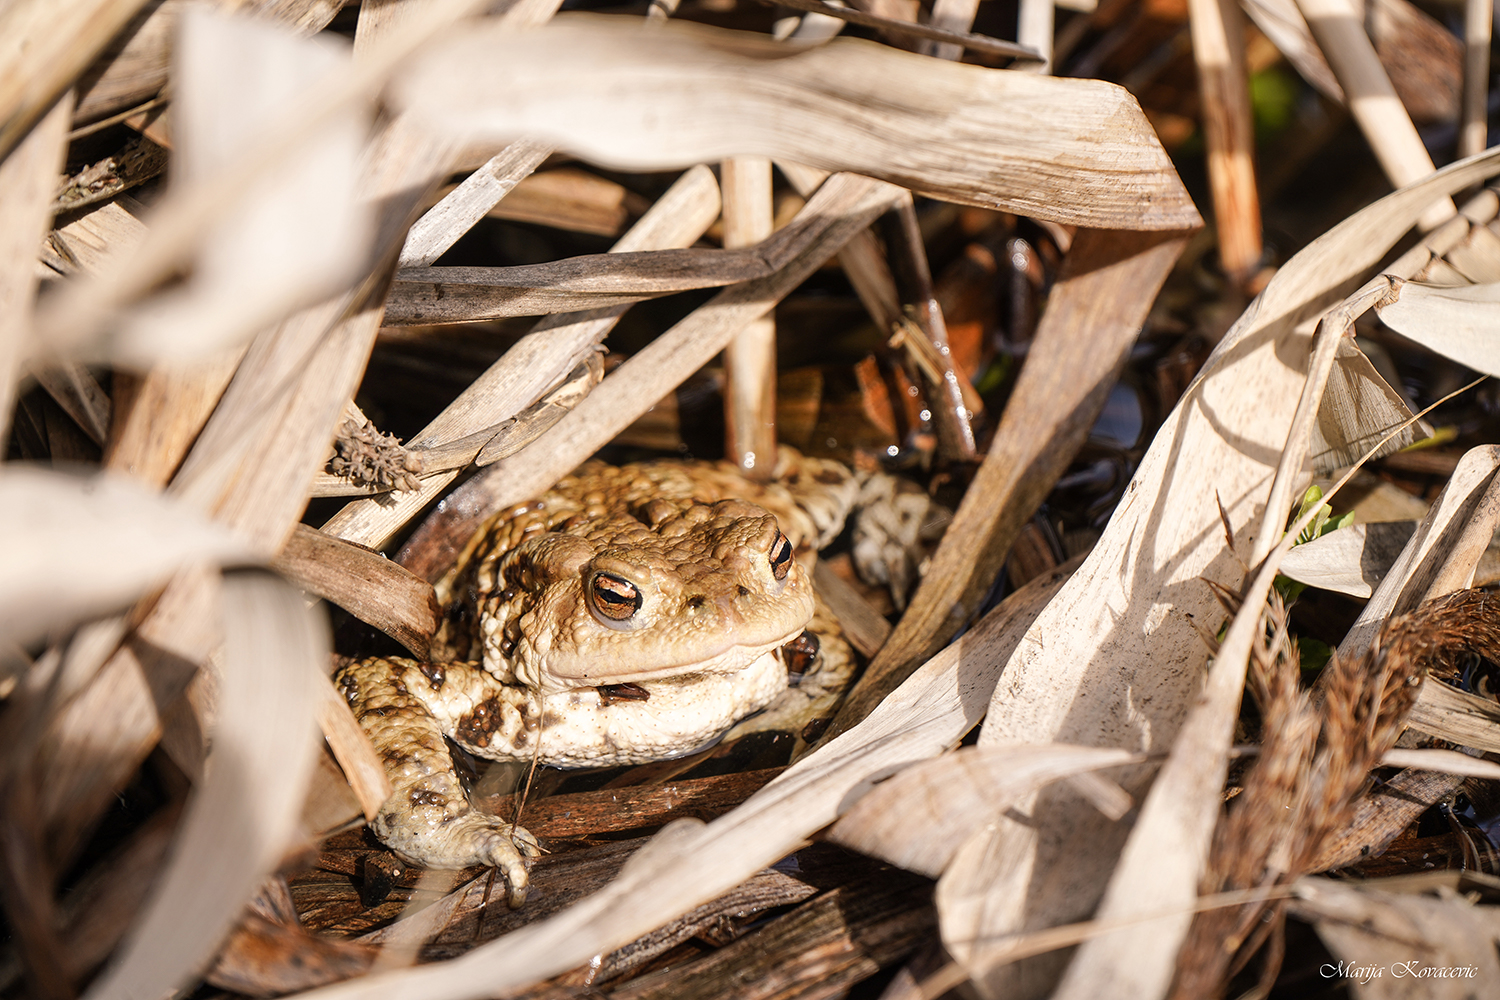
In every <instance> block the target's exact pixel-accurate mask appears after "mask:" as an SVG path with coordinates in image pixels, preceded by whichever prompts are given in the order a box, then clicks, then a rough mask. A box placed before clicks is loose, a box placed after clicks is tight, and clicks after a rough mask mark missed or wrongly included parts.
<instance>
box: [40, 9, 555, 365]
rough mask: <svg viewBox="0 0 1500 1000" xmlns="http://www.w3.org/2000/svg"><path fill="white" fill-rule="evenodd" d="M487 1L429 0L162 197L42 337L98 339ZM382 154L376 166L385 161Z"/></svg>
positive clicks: (511, 20)
mask: <svg viewBox="0 0 1500 1000" xmlns="http://www.w3.org/2000/svg"><path fill="white" fill-rule="evenodd" d="M483 2H484V0H433V2H431V3H428V4H425V5H422V6H421V7H420V14H419V16H416V17H414V18H413V19H411V21H410V23H407V24H405V25H404V26H403V30H402V31H400V32H395V33H391V35H390V36H389V37H386V38H383V39H381V40H380V41H379V43H378V44H372V46H371V47H370V49H369V53H368V57H367V58H364V59H362V60H360V61H359V62H357V63H356V64H355V65H354V66H353V67H352V68H351V69H350V71H348V72H343V73H332V74H328V75H326V76H325V77H324V78H323V79H322V80H321V81H320V82H321V84H322V85H321V86H318V87H313V88H310V89H307V90H305V91H304V93H303V94H302V95H301V99H300V100H297V101H295V102H293V103H292V104H290V105H288V106H285V107H283V109H282V114H281V115H280V116H279V117H278V120H277V121H276V123H275V127H274V128H270V129H267V130H263V131H262V132H261V133H260V135H259V136H258V141H257V142H255V143H254V144H252V145H250V146H249V147H248V148H247V149H244V150H242V151H241V155H240V156H239V157H237V158H236V159H235V160H234V161H232V162H231V163H229V164H227V165H224V166H223V168H222V169H220V170H219V171H218V172H216V173H215V174H214V175H213V176H212V177H210V178H208V179H205V180H202V181H198V182H195V183H192V184H184V185H182V186H181V187H179V188H177V189H176V190H175V191H174V192H173V193H172V194H171V196H170V197H167V198H164V199H163V200H162V201H161V202H160V203H158V205H157V206H156V208H155V211H154V212H153V214H152V227H151V232H150V235H149V238H148V239H147V240H146V241H145V243H144V245H143V246H142V247H141V249H140V252H138V253H137V254H135V255H134V256H133V257H132V258H131V260H130V261H129V262H128V263H126V264H124V265H122V266H120V267H117V268H111V269H110V271H109V272H108V273H107V274H105V275H101V277H100V278H99V279H98V280H97V281H91V282H82V283H74V287H72V288H71V289H68V290H65V294H59V295H57V296H53V297H52V301H50V302H49V303H48V308H47V309H46V310H45V311H44V312H43V313H42V314H40V315H39V316H38V318H37V326H38V328H39V330H40V333H41V339H42V340H44V341H48V342H49V343H51V344H54V345H61V344H62V343H65V342H68V343H78V342H90V340H91V338H96V337H98V336H99V335H100V331H101V330H102V329H104V328H105V327H107V325H108V324H109V323H110V322H112V321H113V319H114V317H115V315H116V313H118V312H119V311H120V310H121V309H123V308H124V307H125V306H127V305H128V304H130V303H132V302H135V301H137V300H139V299H140V298H141V297H142V296H143V295H145V294H146V293H147V292H149V291H150V290H152V289H153V288H155V287H157V286H158V285H160V284H161V283H163V282H168V281H170V280H172V279H174V278H176V277H177V276H179V275H180V273H181V270H182V268H183V267H184V266H185V265H186V264H187V263H188V261H189V260H190V258H191V256H192V254H193V252H194V251H195V250H196V249H197V248H198V247H199V245H200V244H201V242H202V240H203V238H204V235H205V234H206V233H207V232H209V231H211V230H212V229H213V228H214V226H215V225H217V224H218V223H219V222H220V221H221V220H222V218H223V217H224V215H225V214H226V213H227V212H228V211H229V209H230V208H231V207H232V206H234V205H236V204H238V203H239V196H240V195H241V194H242V193H243V191H245V190H247V189H249V188H251V187H254V186H255V185H256V184H257V183H258V182H260V181H261V180H263V179H264V178H265V177H267V176H268V175H271V174H274V173H275V172H276V170H277V169H278V168H280V167H281V166H282V165H283V164H284V163H285V162H287V160H288V159H291V158H294V157H295V155H296V154H297V152H298V151H299V150H301V149H304V148H307V147H309V146H312V147H316V144H317V142H318V139H319V136H320V134H321V133H322V132H323V131H324V129H325V127H326V126H327V125H329V124H331V123H334V122H337V121H339V120H340V119H342V118H344V117H346V116H349V115H355V116H358V115H360V114H365V113H367V111H368V108H369V106H370V104H371V102H372V101H373V99H374V97H375V96H376V92H377V91H378V89H379V88H380V86H382V85H383V83H384V81H385V80H386V79H387V77H388V76H389V75H390V73H391V72H392V69H393V68H394V67H395V66H396V65H398V64H399V63H400V62H401V61H402V60H403V59H404V58H406V57H407V56H408V55H410V53H411V52H412V51H413V50H415V49H417V48H419V47H421V46H422V45H423V44H424V43H426V42H427V41H429V40H430V39H431V38H432V37H433V36H434V35H435V34H437V33H438V32H440V31H442V30H443V29H444V28H447V27H448V26H450V25H451V24H452V23H453V22H454V21H455V20H457V19H460V18H463V17H465V16H468V15H470V14H472V13H474V11H475V10H476V9H477V8H478V7H479V6H481V4H482V3H483ZM413 6H415V5H413ZM554 9H555V2H554V0H519V2H517V3H515V4H513V5H512V6H511V7H510V9H508V10H507V11H506V13H505V14H504V15H502V17H501V18H500V19H499V20H500V21H501V22H502V23H504V24H506V25H507V26H510V25H516V26H519V25H521V24H529V23H535V22H536V20H537V19H538V18H540V19H545V17H547V16H550V14H551V11H552V10H554ZM200 16H201V17H211V16H212V15H208V14H200ZM263 30H270V29H263ZM375 159H376V161H377V162H378V160H379V157H378V156H377V157H375ZM446 160H447V156H446V155H445V162H446ZM436 169H441V168H436ZM388 179H389V180H390V182H391V183H392V184H396V183H398V182H399V178H397V177H394V176H393V177H390V178H388ZM425 180H426V178H424V182H425ZM398 189H399V188H398ZM380 194H381V192H380V191H379V190H377V191H376V192H375V195H376V196H377V197H379V195H380ZM382 208H384V209H387V210H390V211H393V212H394V211H396V210H397V209H398V208H399V209H400V214H401V216H402V219H401V221H402V223H403V224H404V222H405V209H406V206H405V204H404V203H401V204H399V205H397V204H383V205H382Z"/></svg>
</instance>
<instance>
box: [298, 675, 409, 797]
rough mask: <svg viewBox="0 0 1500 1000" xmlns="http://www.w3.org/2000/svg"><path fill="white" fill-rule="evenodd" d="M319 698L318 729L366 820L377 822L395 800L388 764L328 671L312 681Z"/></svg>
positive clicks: (316, 695) (315, 694)
mask: <svg viewBox="0 0 1500 1000" xmlns="http://www.w3.org/2000/svg"><path fill="white" fill-rule="evenodd" d="M312 684H313V688H314V692H315V693H314V697H315V698H316V699H317V716H318V728H319V729H321V730H322V731H323V735H324V736H325V737H327V739H328V748H329V749H330V750H332V751H333V756H334V759H336V760H337V761H338V762H339V767H340V768H342V769H343V772H344V779H345V780H346V781H348V782H349V787H350V788H351V789H352V790H353V791H354V795H355V797H356V798H357V799H359V807H360V809H361V810H362V811H363V812H364V814H365V819H366V820H373V819H374V818H375V816H376V814H377V813H379V812H380V807H381V805H383V804H384V803H385V800H386V799H388V798H390V797H391V779H390V778H388V777H387V776H386V773H385V762H384V761H383V760H381V759H380V755H379V754H377V753H376V752H375V748H374V747H373V746H371V745H370V738H369V737H368V736H366V735H365V731H364V730H363V729H361V728H360V725H359V720H358V719H356V718H355V717H354V713H353V712H352V711H351V710H350V709H349V703H348V702H347V701H345V700H344V696H343V695H341V694H339V692H338V690H337V689H336V688H334V686H333V683H332V682H331V681H330V680H329V679H328V673H327V671H326V670H324V671H320V672H319V673H318V674H317V675H316V676H315V677H314V678H313V681H312Z"/></svg>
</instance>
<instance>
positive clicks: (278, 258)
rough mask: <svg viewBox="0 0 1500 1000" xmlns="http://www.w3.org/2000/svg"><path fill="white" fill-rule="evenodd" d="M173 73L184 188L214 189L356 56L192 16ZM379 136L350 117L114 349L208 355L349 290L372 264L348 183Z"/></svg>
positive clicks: (293, 162) (225, 224) (128, 356)
mask: <svg viewBox="0 0 1500 1000" xmlns="http://www.w3.org/2000/svg"><path fill="white" fill-rule="evenodd" d="M175 58H176V60H177V63H178V65H177V67H176V69H175V71H174V73H173V93H174V95H175V96H174V98H173V107H174V116H175V121H174V130H175V133H174V134H175V137H176V141H177V149H176V152H175V156H174V160H173V177H174V184H180V185H182V186H184V187H192V186H194V185H199V184H203V183H204V182H205V181H206V180H207V179H209V178H212V177H214V176H215V175H217V174H220V173H222V172H224V170H225V168H226V167H227V166H228V165H229V164H231V163H234V162H236V161H238V160H240V159H243V158H244V157H245V155H246V152H247V150H249V149H251V148H254V147H255V146H257V145H259V144H260V143H262V142H263V141H264V138H263V133H264V132H265V131H267V130H269V129H271V128H275V127H276V123H277V122H279V121H280V119H281V118H282V116H283V115H284V113H285V111H286V109H287V107H288V106H289V105H291V104H293V103H294V102H297V101H299V100H302V99H303V96H304V94H305V92H306V91H307V90H309V89H313V88H319V87H326V86H327V85H328V79H329V78H330V77H332V76H334V75H335V74H338V73H341V72H345V71H346V69H347V65H348V50H347V48H344V47H341V46H339V45H337V44H335V43H332V42H329V41H327V40H326V39H321V38H320V39H301V38H297V37H296V36H295V35H293V34H291V33H290V32H288V31H286V30H284V29H281V28H278V27H273V26H270V25H266V24H262V23H259V22H256V21H252V20H249V19H245V18H229V17H223V16H220V15H216V14H213V13H209V12H206V11H203V10H200V9H197V8H190V9H189V10H187V11H185V12H184V16H183V18H182V27H181V43H180V44H179V45H178V46H177V51H176V53H175ZM368 128H369V123H368V119H367V117H366V116H365V115H364V114H361V113H358V112H355V111H351V112H349V113H346V114H343V115H340V116H338V117H336V118H334V119H332V120H330V121H327V122H325V123H324V125H323V128H322V129H321V130H320V131H319V133H318V136H317V137H316V139H315V140H314V141H312V142H309V143H307V144H306V145H304V146H303V147H302V148H300V149H298V150H296V151H295V152H293V153H292V154H290V155H288V156H287V157H285V158H284V159H283V160H282V161H281V162H280V163H279V164H277V165H276V167H275V168H274V169H272V170H269V171H267V172H266V173H264V174H262V175H261V176H260V177H259V178H257V179H256V181H255V182H254V183H253V184H251V185H250V186H249V187H247V188H246V189H244V190H242V191H240V192H237V196H238V205H237V206H236V207H235V208H233V209H229V210H227V212H226V214H225V216H224V217H223V218H222V219H221V220H219V222H218V223H217V224H216V225H215V226H214V227H213V228H212V229H211V230H210V231H209V233H208V234H207V237H206V239H205V240H204V242H203V244H202V245H201V246H200V248H199V251H198V254H197V256H196V258H195V260H194V262H193V267H192V276H191V277H190V278H189V279H188V280H187V282H186V283H185V284H184V285H183V286H182V287H180V288H177V289H173V290H171V291H168V292H165V293H163V294H161V295H159V296H156V297H154V298H153V299H149V300H147V301H146V302H143V303H141V304H140V305H138V306H137V307H136V308H134V309H133V310H131V311H130V312H129V313H127V315H126V316H125V317H123V322H122V323H121V327H120V329H119V330H118V331H117V333H116V334H115V335H114V339H113V342H112V344H111V345H110V347H111V350H112V351H113V352H114V353H115V354H116V355H117V356H118V357H119V358H121V359H122V360H125V361H126V362H133V363H135V364H145V363H149V362H152V361H155V360H157V359H159V358H165V357H169V356H170V357H173V358H175V359H177V360H188V359H190V358H193V357H202V356H204V355H206V354H211V353H214V352H216V351H219V350H221V349H223V348H226V347H229V346H231V345H233V344H235V343H236V342H238V341H241V340H243V339H245V338H247V337H248V336H249V335H250V334H251V333H253V332H254V331H255V330H257V329H259V328H260V327H262V326H264V325H266V324H267V323H271V322H274V321H276V320H279V319H281V318H282V317H284V316H286V315H288V314H289V313H291V312H292V311H294V310H295V309H297V308H299V307H301V306H304V305H307V304H309V303H311V302H314V301H317V300H318V299H320V298H322V297H323V296H325V295H327V294H329V293H330V292H332V291H334V290H335V289H337V288H339V287H341V286H344V285H347V284H348V283H349V282H350V281H351V280H353V279H354V277H355V276H356V275H357V274H358V273H359V272H361V271H362V270H364V269H365V268H366V267H367V266H368V262H367V254H368V247H369V245H370V243H371V239H372V233H371V220H370V213H369V209H368V207H366V206H361V205H360V204H358V203H357V202H356V200H355V196H354V195H355V188H354V186H353V185H352V184H350V180H351V179H352V178H353V177H354V176H355V174H356V166H357V163H358V160H359V156H360V154H361V152H362V150H363V146H364V138H365V134H366V132H367V130H368Z"/></svg>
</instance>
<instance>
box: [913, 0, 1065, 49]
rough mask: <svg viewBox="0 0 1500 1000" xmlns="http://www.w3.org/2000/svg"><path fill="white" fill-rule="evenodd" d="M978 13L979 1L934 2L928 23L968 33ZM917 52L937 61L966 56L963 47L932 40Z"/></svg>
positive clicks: (935, 0)
mask: <svg viewBox="0 0 1500 1000" xmlns="http://www.w3.org/2000/svg"><path fill="white" fill-rule="evenodd" d="M1048 2H1049V3H1050V2H1051V0H1048ZM978 12H979V0H934V2H933V5H932V16H931V17H929V18H928V19H927V23H928V24H930V25H931V26H932V27H934V28H942V29H944V30H945V31H968V30H969V29H970V28H972V27H973V26H974V15H975V14H976V13H978ZM1022 44H1025V43H1022ZM917 51H918V52H921V53H922V54H923V55H929V56H932V57H933V58H935V59H957V58H959V57H960V56H962V55H963V54H964V50H963V46H961V45H950V44H948V43H946V42H936V41H933V40H931V39H928V40H926V41H923V42H922V45H921V47H920V48H918V49H917Z"/></svg>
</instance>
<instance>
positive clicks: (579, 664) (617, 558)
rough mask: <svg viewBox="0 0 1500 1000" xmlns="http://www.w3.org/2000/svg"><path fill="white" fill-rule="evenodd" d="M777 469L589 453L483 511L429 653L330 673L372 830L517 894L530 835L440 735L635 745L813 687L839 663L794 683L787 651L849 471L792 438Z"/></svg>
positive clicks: (810, 692)
mask: <svg viewBox="0 0 1500 1000" xmlns="http://www.w3.org/2000/svg"><path fill="white" fill-rule="evenodd" d="M777 472H778V477H777V479H776V481H774V482H772V483H769V484H757V483H753V482H750V481H748V480H746V479H745V478H743V477H742V476H740V475H739V474H737V472H736V471H735V470H734V469H733V467H732V466H730V465H728V464H725V463H719V464H712V463H706V462H685V461H658V462H647V463H640V464H636V465H627V466H621V467H618V468H616V467H611V466H607V465H603V464H600V463H590V464H589V465H586V466H584V467H583V468H582V469H580V470H578V471H577V472H575V473H574V474H573V475H571V476H569V477H567V478H566V479H563V480H562V481H561V482H559V483H558V484H557V485H556V486H555V487H553V489H552V490H550V491H549V492H548V493H546V494H545V495H543V496H541V497H538V498H537V499H535V500H533V501H531V502H528V503H525V504H520V505H517V506H514V507H510V508H507V509H504V510H501V511H499V512H498V513H496V514H494V515H493V516H492V517H490V518H489V519H488V520H487V521H486V522H485V523H484V524H483V525H482V526H481V527H480V528H479V530H478V531H476V532H475V534H474V536H473V537H472V539H471V540H470V542H469V543H468V545H467V547H466V548H465V550H464V552H463V553H462V554H461V556H460V558H459V560H458V563H457V565H456V566H455V568H454V570H453V571H452V572H450V573H449V575H448V576H447V577H446V578H445V579H444V580H443V581H441V582H440V583H439V584H438V587H437V590H438V596H439V599H440V601H442V602H443V603H444V604H445V606H447V607H448V608H449V609H450V612H449V615H448V618H447V620H446V623H445V626H444V627H443V629H441V630H440V631H439V634H438V636H436V637H435V641H434V656H433V659H432V661H430V662H425V663H424V662H418V661H415V660H410V659H402V658H397V657H375V658H369V659H364V660H359V661H355V662H352V663H349V664H347V665H345V666H344V667H342V668H341V669H340V670H339V671H338V673H337V674H336V676H335V682H336V684H337V685H338V686H339V688H340V690H341V691H342V692H343V694H344V696H345V697H346V698H347V699H348V701H349V704H350V706H351V707H352V708H353V709H354V713H355V715H356V717H357V718H358V719H359V720H360V723H361V725H362V726H363V727H364V729H365V731H366V733H368V734H369V736H370V739H371V742H372V743H373V744H374V746H375V749H376V751H377V752H378V753H380V754H381V755H382V757H383V758H384V760H385V762H386V770H387V773H388V774H389V776H390V779H391V785H392V787H393V789H394V793H393V794H392V795H391V797H390V798H389V799H387V800H386V802H385V804H384V805H383V806H382V807H381V810H380V813H379V815H378V816H377V817H376V818H375V820H374V821H373V823H372V824H371V825H372V828H373V830H374V832H375V834H376V836H378V837H379V838H380V839H381V840H382V841H383V842H384V843H385V844H386V845H387V846H389V847H390V848H391V849H392V850H394V851H395V852H396V853H398V854H400V855H401V856H402V857H404V858H405V859H407V860H408V861H410V862H414V863H417V864H421V865H425V866H428V867H442V868H457V867H465V866H469V865H489V866H494V867H496V868H499V869H500V870H501V872H502V873H503V874H504V875H505V877H506V880H507V882H508V884H509V895H508V901H509V902H510V905H512V906H519V905H520V904H521V902H523V901H524V899H525V895H526V886H527V866H528V864H529V862H530V860H531V859H532V858H534V857H535V856H536V855H537V854H538V853H539V848H538V846H537V842H536V840H535V839H534V838H533V837H532V836H531V835H530V834H529V833H527V832H526V831H525V830H524V829H521V828H520V827H516V826H512V825H511V824H509V823H506V822H504V821H502V820H500V819H499V818H498V817H495V816H492V815H490V814H488V813H484V812H482V811H480V810H478V809H475V808H474V807H473V806H472V805H471V803H470V802H469V799H468V796H467V795H466V793H465V790H464V788H463V785H462V783H461V781H460V779H459V776H458V774H457V772H456V771H455V769H454V763H453V759H452V756H451V754H450V752H449V748H448V745H447V740H452V741H453V742H454V743H455V744H457V745H458V746H460V747H462V748H464V749H465V750H467V751H469V752H470V753H472V754H474V755H476V756H478V757H483V758H488V759H492V760H518V761H533V760H534V761H536V762H538V763H541V764H550V765H555V766H558V767H602V766H609V765H618V764H639V763H646V762H649V761H658V760H665V759H670V758H674V757H679V756H683V755H686V754H689V753H692V752H694V751H696V750H699V749H701V748H704V747H706V746H709V745H711V744H713V743H714V742H715V741H716V740H718V739H720V738H721V737H722V736H723V734H724V733H725V732H726V730H728V729H730V727H731V726H733V725H734V724H735V723H736V722H737V721H739V720H741V719H744V718H745V717H746V716H750V715H752V714H754V713H757V712H762V711H763V710H766V714H769V715H775V714H776V713H777V712H778V711H783V712H784V711H786V710H789V709H790V708H792V707H794V703H796V702H799V701H800V702H802V703H806V702H808V701H810V700H814V699H818V698H823V699H824V700H825V701H826V700H827V698H828V692H829V691H830V690H833V689H835V688H836V687H841V686H842V681H843V680H844V679H846V677H847V668H845V667H842V666H841V667H839V668H838V669H839V670H843V671H844V676H843V677H838V678H827V677H824V678H819V677H818V662H815V663H813V664H812V666H811V668H810V670H809V674H808V677H809V679H811V683H809V682H808V681H804V683H803V684H802V685H800V686H799V687H797V688H792V689H789V687H788V668H789V664H790V665H791V666H792V668H793V669H794V670H796V669H799V668H800V667H803V666H807V665H808V664H807V661H808V660H809V658H810V656H812V654H813V653H815V651H816V649H817V646H816V645H815V644H814V642H813V640H812V637H810V636H807V635H806V634H805V633H806V630H807V627H808V624H809V621H811V620H812V619H813V617H814V613H815V595H814V594H813V591H812V584H811V578H810V574H809V571H808V568H807V566H808V565H809V563H810V560H812V559H815V558H816V552H817V549H818V548H820V547H822V546H823V545H824V544H826V543H827V542H828V541H830V540H831V539H832V537H833V536H834V535H836V534H838V532H839V530H840V528H841V527H842V525H843V521H844V517H845V515H846V514H847V512H848V510H849V507H850V506H851V505H852V503H853V501H854V498H855V496H856V494H857V491H858V487H857V484H856V483H855V481H854V478H853V477H852V476H851V475H850V473H849V472H848V470H846V469H845V468H844V467H843V466H841V465H839V464H838V463H835V462H828V461H822V460H817V459H809V458H805V457H803V456H801V455H798V454H797V453H796V452H794V451H792V450H791V449H782V456H781V459H780V461H779V462H778V469H777ZM833 641H834V642H835V643H836V644H837V645H838V646H839V647H841V648H840V650H839V655H840V656H841V657H842V659H843V661H844V662H848V661H849V659H850V658H849V657H848V655H847V647H843V644H842V641H841V640H839V639H837V638H835V639H834V640H833ZM825 645H826V642H825ZM832 659H833V657H832V656H829V655H827V651H826V650H825V655H823V656H820V657H815V660H816V661H831V660H832Z"/></svg>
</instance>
